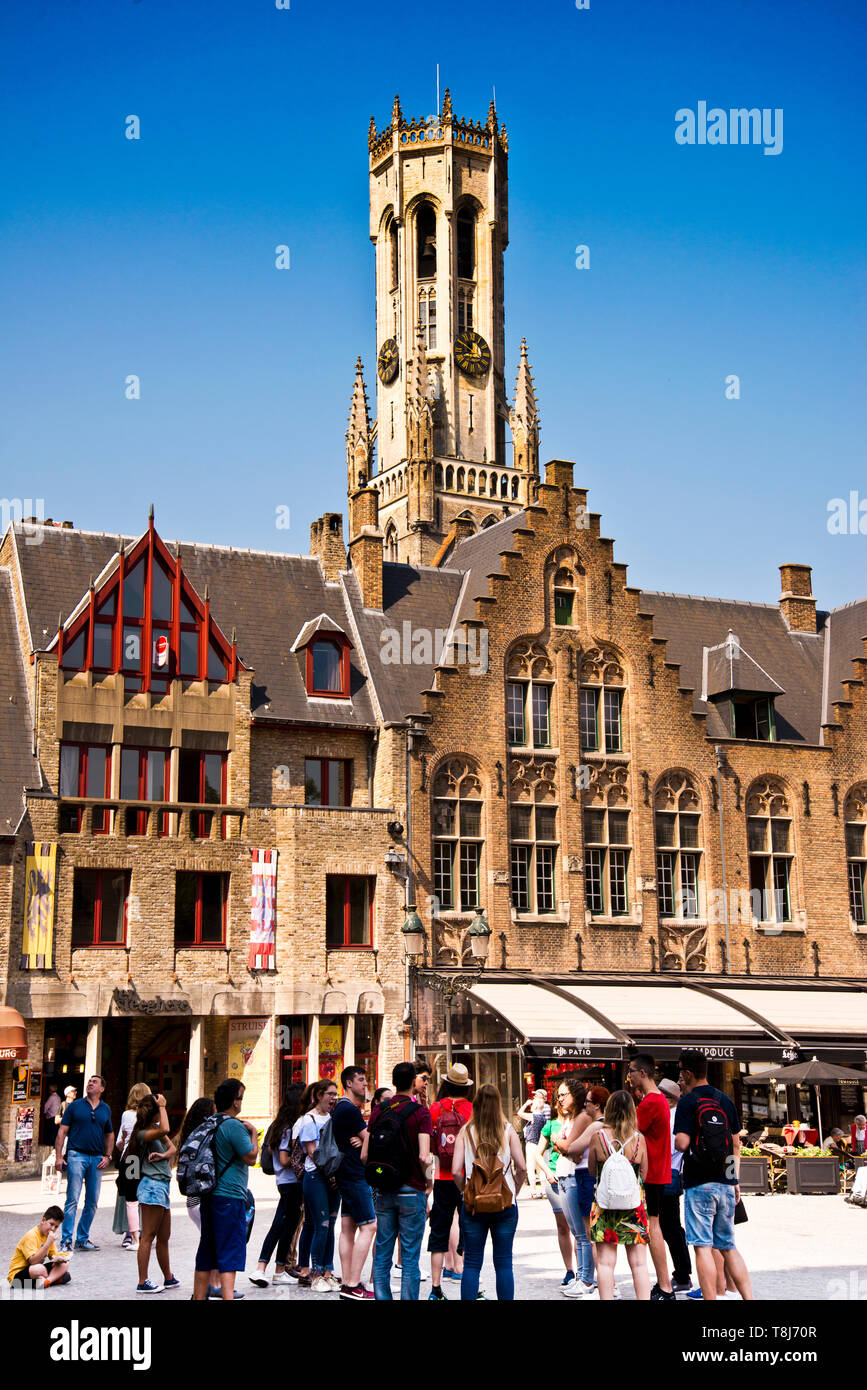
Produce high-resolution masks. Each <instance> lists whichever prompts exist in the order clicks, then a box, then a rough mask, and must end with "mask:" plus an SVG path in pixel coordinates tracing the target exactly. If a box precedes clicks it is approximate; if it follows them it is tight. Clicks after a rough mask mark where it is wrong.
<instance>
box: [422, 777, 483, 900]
mask: <svg viewBox="0 0 867 1390" xmlns="http://www.w3.org/2000/svg"><path fill="white" fill-rule="evenodd" d="M482 806H483V798H482V784H481V781H480V780H479V777H478V776H477V774H476V772H475V771H474V770H473V768H472V766H471V765H470V763H469V761H465V760H463V759H462V758H452V759H451V761H450V762H449V763H448V765H447V766H446V767H444V768H443V770H442V771H441V772H440V773H439V774H438V776H437V778H436V780H435V782H434V787H433V805H432V808H431V809H432V813H433V851H434V862H433V870H434V893H435V894H436V896H437V898H438V899H439V904H440V907H442V908H445V909H446V910H447V911H455V912H466V911H467V910H468V909H470V908H475V907H479V906H480V898H479V886H480V878H481V861H482V847H483V845H484V839H483V837H482Z"/></svg>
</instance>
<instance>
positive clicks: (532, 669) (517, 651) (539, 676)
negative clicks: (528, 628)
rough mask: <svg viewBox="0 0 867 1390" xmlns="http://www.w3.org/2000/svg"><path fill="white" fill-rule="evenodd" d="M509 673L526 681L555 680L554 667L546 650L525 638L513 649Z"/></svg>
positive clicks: (530, 639)
mask: <svg viewBox="0 0 867 1390" xmlns="http://www.w3.org/2000/svg"><path fill="white" fill-rule="evenodd" d="M508 673H509V675H510V676H513V677H524V679H527V678H528V677H529V678H532V679H535V680H544V679H545V677H546V676H548V677H550V678H551V679H552V680H553V679H554V666H553V663H552V661H551V658H550V657H549V655H548V653H547V652H546V651H545V648H544V647H542V646H540V644H539V643H538V642H534V641H533V639H532V638H529V637H525V638H523V639H522V640H521V641H520V642H519V643H518V644H517V646H515V647H513V649H512V653H511V656H510V657H509V668H508Z"/></svg>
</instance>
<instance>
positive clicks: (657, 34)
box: [0, 0, 867, 606]
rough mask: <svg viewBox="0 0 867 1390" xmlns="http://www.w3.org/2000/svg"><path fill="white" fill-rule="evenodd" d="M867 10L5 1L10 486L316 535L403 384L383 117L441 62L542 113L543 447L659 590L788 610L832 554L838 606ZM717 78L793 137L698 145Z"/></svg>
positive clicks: (528, 135)
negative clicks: (379, 155) (391, 364)
mask: <svg viewBox="0 0 867 1390" xmlns="http://www.w3.org/2000/svg"><path fill="white" fill-rule="evenodd" d="M438 14H441V15H445V16H446V22H441V23H440V24H439V25H438V24H437V22H436V16H437V15H438ZM392 26H393V27H392ZM865 26H867V21H865V19H864V17H863V6H862V5H861V4H860V3H855V2H854V0H853V3H848V2H844V0H839V3H837V2H835V0H827V2H826V3H825V4H823V5H821V6H819V5H816V4H813V3H811V4H807V3H802V0H790V3H787V4H786V5H785V6H783V5H780V4H779V3H778V0H729V3H727V4H726V5H696V4H695V3H694V0H683V2H682V3H670V2H667V0H657V2H656V3H651V2H650V0H622V3H616V2H615V0H591V7H590V9H589V10H584V11H578V10H576V8H575V5H574V0H546V3H544V4H535V5H528V4H517V3H513V2H512V0H501V2H500V3H497V4H493V3H486V0H477V3H476V4H475V5H473V6H467V7H463V6H462V7H444V8H442V7H435V6H434V7H432V6H424V5H421V6H404V5H397V4H377V5H373V4H370V3H348V0H333V3H332V0H291V9H290V10H278V9H277V8H276V7H275V5H274V2H273V0H209V3H207V4H203V3H201V0H198V3H192V0H5V3H4V5H3V7H2V18H0V78H2V81H0V92H2V96H0V101H2V108H0V119H2V127H3V131H4V140H3V146H4V154H3V157H2V167H0V177H2V187H3V191H4V197H3V199H2V204H3V211H2V224H0V250H2V304H3V320H4V324H5V332H4V333H3V336H2V346H0V353H2V363H0V451H2V454H0V457H2V475H0V491H2V493H3V494H5V495H6V496H7V497H15V496H19V497H22V498H24V497H44V499H45V508H46V514H48V515H51V516H53V517H55V518H56V519H57V518H69V519H71V520H73V521H74V522H75V523H76V525H79V526H83V527H86V528H88V529H96V530H102V529H105V530H108V531H118V530H125V531H132V532H137V531H139V530H141V529H143V528H144V525H145V524H146V518H147V507H148V503H149V502H150V501H153V502H154V503H155V506H156V520H157V526H158V529H159V530H160V531H161V532H162V534H163V535H165V536H167V537H172V538H174V537H175V536H179V537H181V538H182V539H185V540H193V539H196V540H199V541H211V542H216V543H220V544H232V545H236V546H247V545H249V546H252V547H254V548H264V549H281V550H289V551H292V552H294V553H298V552H301V553H303V552H306V550H307V548H308V541H309V525H310V521H311V520H312V519H313V518H314V517H316V516H319V515H320V514H321V513H322V512H323V511H327V510H334V509H335V508H336V507H337V506H341V505H344V503H345V486H346V474H345V462H344V447H343V435H344V430H345V420H346V413H347V409H348V402H349V392H350V388H351V383H352V376H353V367H354V362H355V358H356V356H357V354H358V353H359V352H360V353H361V354H362V356H363V358H364V361H365V364H366V368H367V377H368V387H369V391H370V395H371V398H373V396H374V391H373V362H374V356H375V342H374V321H373V255H372V247H371V245H370V242H369V240H368V211H367V126H368V122H369V120H370V116H371V114H375V115H376V118H377V123H378V125H379V126H380V127H381V126H382V125H384V124H385V123H386V122H387V119H388V117H389V113H390V109H391V102H392V98H393V95H394V92H395V91H399V92H400V95H401V100H402V104H403V109H404V111H405V112H406V113H407V114H408V115H422V114H426V113H427V112H429V111H430V110H432V109H433V107H434V105H435V92H436V88H435V82H436V67H435V65H436V63H437V62H439V63H440V65H441V73H442V83H443V86H445V85H448V86H449V87H450V88H451V92H452V97H453V101H454V106H455V110H456V113H457V114H459V115H464V116H468V117H472V118H476V119H484V117H485V114H486V112H487V107H488V103H489V101H490V98H491V91H492V87H493V86H494V85H495V86H496V92H497V107H498V111H499V113H500V117H501V119H502V120H504V121H505V122H506V124H507V126H508V129H509V136H510V210H511V218H510V236H511V242H510V246H509V249H508V251H507V253H506V343H507V357H508V359H509V364H510V365H509V366H508V368H507V384H508V385H509V386H511V384H512V383H513V381H514V371H515V367H516V365H517V357H518V346H519V343H520V339H521V336H522V335H526V337H527V340H528V343H529V346H530V358H531V361H532V363H533V365H534V369H535V377H536V386H537V392H538V397H539V404H540V409H541V412H542V429H543V433H542V457H543V459H544V458H550V457H563V458H572V459H574V460H575V462H576V469H575V478H576V482H578V483H580V484H581V485H584V486H587V487H588V488H589V489H590V499H589V500H590V506H591V507H592V509H593V510H596V511H600V512H602V514H603V534H605V535H609V536H613V537H614V538H615V541H616V556H617V559H618V560H621V561H625V562H626V563H627V564H628V565H629V567H630V569H629V580H630V582H631V583H633V584H637V585H641V586H642V587H647V588H659V589H672V590H678V591H685V592H692V593H705V594H720V595H723V596H727V597H736V598H752V599H755V600H758V601H774V600H775V599H776V597H777V594H778V591H779V577H778V573H777V569H776V566H777V565H778V564H780V563H781V562H783V561H801V562H804V563H808V564H812V565H813V566H814V591H815V592H816V594H817V596H818V598H819V602H820V605H829V606H830V605H833V604H836V603H842V602H847V601H848V600H850V599H853V598H855V597H857V596H861V595H863V594H865V593H867V572H865V569H867V566H865V559H867V535H863V536H862V535H860V534H853V535H843V536H841V535H833V536H832V535H829V533H828V530H827V515H828V512H827V507H828V502H829V501H830V499H832V498H834V497H838V496H842V497H846V498H847V499H848V496H849V493H850V491H851V490H856V491H858V492H859V496H860V497H861V498H863V500H864V501H865V504H867V466H865V446H864V440H865V433H867V431H865V423H867V422H865V398H867V393H865V390H864V377H865V366H867V363H865V334H864V322H865V262H864V235H863V229H864V226H865V222H867V207H865V203H867V180H865V149H867V142H865V113H864V105H863V87H862V85H861V84H862V74H863V70H864V61H865V34H867V27H865ZM700 100H706V101H707V102H708V105H709V106H719V107H722V108H726V109H728V108H730V107H738V106H750V107H752V106H756V107H760V108H764V107H769V108H778V107H779V108H782V109H783V112H784V146H783V151H782V153H781V154H780V155H778V156H766V155H764V154H763V151H762V149H761V148H756V147H740V146H728V147H720V146H718V147H710V146H704V147H701V146H694V147H689V146H680V145H678V144H677V143H676V142H675V139H674V129H675V112H676V110H678V109H679V108H682V107H692V108H693V109H695V108H696V106H697V103H698V102H699V101H700ZM130 114H135V115H137V116H138V117H139V118H140V121H141V139H140V140H138V141H130V140H127V139H126V138H125V137H124V122H125V119H126V117H127V116H128V115H130ZM284 243H285V244H288V245H289V247H290V248H291V270H289V271H285V272H281V271H278V270H276V269H275V267H274V248H275V247H276V246H277V245H279V244H284ZM579 244H587V245H589V247H590V251H591V255H590V268H589V270H583V271H581V270H577V269H576V267H575V248H576V246H577V245H579ZM132 373H134V374H136V375H138V376H139V377H140V379H141V399H140V400H138V401H129V400H127V399H126V398H125V395H124V381H125V378H126V377H127V376H128V375H129V374H132ZM731 373H734V374H737V375H738V376H739V378H740V382H741V398H740V399H739V400H736V401H735V400H727V399H726V395H725V380H726V377H727V376H728V375H729V374H731ZM280 506H289V507H290V509H291V517H292V524H291V528H290V530H288V531H286V530H278V529H276V526H275V517H276V511H277V508H278V507H280ZM865 512H867V505H865ZM865 529H867V519H865Z"/></svg>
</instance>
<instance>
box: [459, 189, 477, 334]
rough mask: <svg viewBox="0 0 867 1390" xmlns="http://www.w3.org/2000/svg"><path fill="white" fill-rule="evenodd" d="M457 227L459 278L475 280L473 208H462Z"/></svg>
mask: <svg viewBox="0 0 867 1390" xmlns="http://www.w3.org/2000/svg"><path fill="white" fill-rule="evenodd" d="M457 229H458V230H457V241H458V279H459V280H473V279H474V278H475V274H476V215H475V213H474V212H473V211H472V209H471V208H461V210H460V212H459V213H458V216H457ZM467 326H468V327H471V325H469V324H468V325H467Z"/></svg>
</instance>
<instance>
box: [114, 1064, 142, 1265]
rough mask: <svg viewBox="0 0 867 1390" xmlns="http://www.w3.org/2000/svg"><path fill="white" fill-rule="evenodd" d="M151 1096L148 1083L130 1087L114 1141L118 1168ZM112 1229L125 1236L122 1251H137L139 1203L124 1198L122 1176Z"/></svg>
mask: <svg viewBox="0 0 867 1390" xmlns="http://www.w3.org/2000/svg"><path fill="white" fill-rule="evenodd" d="M150 1094H151V1088H150V1086H149V1085H148V1084H147V1082H146V1081H136V1083H135V1085H134V1086H131V1087H130V1090H129V1095H128V1096H127V1098H126V1109H125V1110H124V1112H123V1114H122V1116H121V1119H120V1129H119V1130H118V1132H117V1138H116V1139H115V1141H114V1152H115V1155H116V1157H117V1163H118V1167H120V1161H121V1159H122V1158H123V1156H124V1153H125V1152H126V1146H127V1144H128V1143H129V1141H130V1136H131V1134H132V1132H133V1130H134V1129H135V1122H136V1115H137V1113H138V1108H139V1105H140V1104H141V1102H142V1101H143V1100H144V1098H145V1096H149V1095H150ZM111 1229H112V1230H113V1231H114V1233H115V1235H117V1236H119V1235H123V1240H122V1241H121V1243H120V1248H121V1250H135V1249H137V1246H138V1202H130V1201H127V1199H126V1197H125V1196H124V1185H123V1181H122V1179H121V1176H120V1174H118V1179H117V1198H116V1200H115V1204H114V1220H113V1221H112V1223H111Z"/></svg>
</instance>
